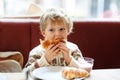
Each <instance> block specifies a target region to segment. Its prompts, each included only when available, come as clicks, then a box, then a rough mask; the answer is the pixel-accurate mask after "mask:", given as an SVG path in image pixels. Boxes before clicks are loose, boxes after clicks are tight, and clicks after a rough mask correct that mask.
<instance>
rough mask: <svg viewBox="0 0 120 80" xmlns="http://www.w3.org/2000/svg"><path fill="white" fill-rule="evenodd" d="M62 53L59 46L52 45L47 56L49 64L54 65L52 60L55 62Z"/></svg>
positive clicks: (47, 51)
mask: <svg viewBox="0 0 120 80" xmlns="http://www.w3.org/2000/svg"><path fill="white" fill-rule="evenodd" d="M59 52H60V49H59V48H58V45H55V44H52V45H50V46H49V47H48V48H47V50H46V54H45V58H46V60H47V61H48V63H52V60H54V59H55V58H56V57H57V56H58V54H59Z"/></svg>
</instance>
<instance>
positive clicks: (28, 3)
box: [0, 0, 120, 20]
mask: <svg viewBox="0 0 120 80" xmlns="http://www.w3.org/2000/svg"><path fill="white" fill-rule="evenodd" d="M52 7H55V8H63V9H65V10H66V12H67V13H68V14H69V15H70V17H71V18H72V19H75V20H80V19H119V18H120V17H119V16H120V0H0V18H5V17H35V16H38V17H39V16H40V15H41V13H42V12H44V11H45V10H46V9H47V8H52Z"/></svg>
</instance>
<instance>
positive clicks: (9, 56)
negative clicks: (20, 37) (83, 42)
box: [0, 51, 24, 68]
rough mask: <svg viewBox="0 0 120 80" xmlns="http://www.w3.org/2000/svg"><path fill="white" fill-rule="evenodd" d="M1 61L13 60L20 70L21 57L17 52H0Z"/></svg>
mask: <svg viewBox="0 0 120 80" xmlns="http://www.w3.org/2000/svg"><path fill="white" fill-rule="evenodd" d="M3 60H15V61H17V62H18V63H19V64H20V66H21V68H22V67H23V61H24V59H23V55H22V54H21V53H20V52H18V51H7V52H0V61H3Z"/></svg>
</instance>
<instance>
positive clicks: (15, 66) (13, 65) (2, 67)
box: [0, 60, 22, 72]
mask: <svg viewBox="0 0 120 80" xmlns="http://www.w3.org/2000/svg"><path fill="white" fill-rule="evenodd" d="M21 71H22V68H21V66H20V64H19V63H18V62H17V61H15V60H3V61H0V72H21Z"/></svg>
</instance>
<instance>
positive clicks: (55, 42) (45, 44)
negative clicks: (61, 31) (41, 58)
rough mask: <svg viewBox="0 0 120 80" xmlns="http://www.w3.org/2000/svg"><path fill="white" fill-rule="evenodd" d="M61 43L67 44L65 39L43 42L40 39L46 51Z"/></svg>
mask: <svg viewBox="0 0 120 80" xmlns="http://www.w3.org/2000/svg"><path fill="white" fill-rule="evenodd" d="M59 42H64V43H65V40H64V39H56V40H42V39H40V43H41V45H42V47H43V48H44V49H47V48H48V46H49V45H51V44H55V45H56V44H58V43H59Z"/></svg>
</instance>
